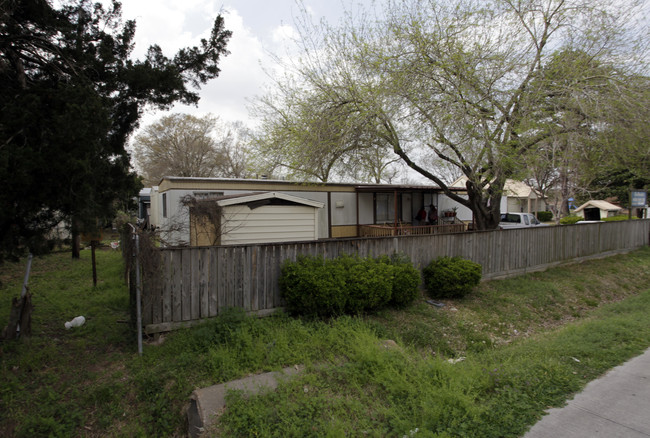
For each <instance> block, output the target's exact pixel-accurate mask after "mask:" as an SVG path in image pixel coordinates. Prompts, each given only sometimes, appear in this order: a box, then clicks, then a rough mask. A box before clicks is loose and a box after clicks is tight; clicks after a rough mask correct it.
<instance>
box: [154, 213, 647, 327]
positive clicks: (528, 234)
mask: <svg viewBox="0 0 650 438" xmlns="http://www.w3.org/2000/svg"><path fill="white" fill-rule="evenodd" d="M649 237H650V220H635V221H623V222H607V223H595V224H580V225H569V226H557V227H539V228H534V229H512V230H501V231H476V232H470V233H456V234H435V235H428V236H427V235H404V236H392V237H372V238H360V239H330V240H321V241H314V242H294V243H281V244H258V245H239V246H218V247H201V248H161V249H160V250H159V253H160V264H159V267H158V271H157V272H156V273H154V274H155V275H159V276H160V281H157V282H155V285H157V287H155V288H152V287H149V288H148V287H147V285H145V287H144V290H143V324H144V325H145V326H146V327H147V331H148V332H155V331H157V330H158V329H163V328H164V329H169V327H171V326H173V325H174V324H176V323H181V322H184V323H186V322H187V321H194V320H197V319H203V318H208V317H214V316H216V315H218V314H219V313H221V312H222V311H223V310H224V309H226V308H228V307H241V308H243V309H244V310H246V311H249V312H265V311H268V310H269V309H274V308H277V307H281V306H282V304H283V303H282V297H281V295H280V288H279V286H278V280H279V277H280V269H281V266H282V263H283V262H284V261H285V260H295V259H296V257H298V256H300V255H312V256H315V255H322V256H323V257H325V258H335V257H337V256H339V255H341V254H358V255H360V256H362V257H365V256H373V257H377V256H381V255H384V254H392V253H394V252H400V253H403V254H405V255H407V256H408V257H410V259H411V260H412V261H413V263H414V265H415V266H416V267H417V268H419V269H422V268H423V267H425V266H426V265H427V264H428V263H429V262H430V261H431V260H432V259H434V258H436V257H440V256H445V255H448V256H460V257H464V258H468V259H470V260H473V261H475V262H477V263H480V264H481V265H482V266H483V278H488V279H489V278H498V277H505V276H509V275H517V274H521V273H524V272H530V271H535V270H540V269H545V268H546V267H549V266H554V265H557V264H560V263H567V262H570V261H572V260H580V259H584V258H590V257H598V256H602V255H607V254H614V253H617V252H625V251H629V250H632V249H635V248H638V247H641V246H643V245H647V244H648V239H649ZM151 289H154V290H151Z"/></svg>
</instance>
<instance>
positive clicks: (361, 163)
mask: <svg viewBox="0 0 650 438" xmlns="http://www.w3.org/2000/svg"><path fill="white" fill-rule="evenodd" d="M254 114H255V115H256V116H257V117H258V118H259V119H260V121H261V127H260V128H259V130H258V133H259V134H258V135H257V136H256V138H255V142H254V144H255V146H256V147H255V153H256V157H257V168H258V172H259V173H265V174H273V173H285V174H286V175H287V176H288V177H289V178H292V179H302V180H308V181H313V180H315V181H319V182H328V181H332V180H338V181H341V180H345V179H353V180H356V181H371V182H375V183H380V182H383V181H386V180H388V181H390V180H391V179H393V178H395V176H396V175H397V174H398V173H399V169H396V167H395V163H396V162H397V161H398V159H397V158H396V157H390V156H389V157H387V156H386V154H385V153H384V151H385V150H386V147H387V145H386V144H385V142H384V141H383V140H382V139H381V138H378V137H376V136H373V135H371V134H370V133H371V132H372V128H369V127H368V125H369V124H373V123H375V120H374V118H373V117H367V116H366V115H365V114H363V113H360V112H359V111H357V110H356V109H355V108H354V107H352V106H350V105H348V104H347V102H342V101H338V100H336V99H332V98H331V96H330V95H329V94H328V93H319V92H314V91H311V90H306V89H302V88H297V87H296V88H290V87H289V88H287V87H283V92H282V93H274V94H269V95H267V96H264V97H262V98H260V99H258V101H257V102H256V105H255V107H254Z"/></svg>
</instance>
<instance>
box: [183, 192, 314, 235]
mask: <svg viewBox="0 0 650 438" xmlns="http://www.w3.org/2000/svg"><path fill="white" fill-rule="evenodd" d="M202 202H206V203H213V204H216V206H217V210H216V211H218V212H219V215H218V220H206V218H205V217H200V216H198V215H197V214H196V211H195V212H192V211H190V238H191V242H190V243H191V245H192V246H202V245H215V244H216V245H238V244H250V243H272V242H291V241H304V240H317V239H318V209H320V208H323V206H324V204H323V203H322V202H318V201H314V200H311V199H307V198H301V197H299V196H293V195H288V194H286V193H280V192H257V193H243V194H238V195H230V196H220V197H215V198H210V199H207V200H205V201H202Z"/></svg>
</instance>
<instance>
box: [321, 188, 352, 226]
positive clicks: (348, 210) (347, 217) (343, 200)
mask: <svg viewBox="0 0 650 438" xmlns="http://www.w3.org/2000/svg"><path fill="white" fill-rule="evenodd" d="M331 200H332V225H333V226H337V225H356V224H357V194H356V193H340V192H332V194H331ZM321 202H322V201H321Z"/></svg>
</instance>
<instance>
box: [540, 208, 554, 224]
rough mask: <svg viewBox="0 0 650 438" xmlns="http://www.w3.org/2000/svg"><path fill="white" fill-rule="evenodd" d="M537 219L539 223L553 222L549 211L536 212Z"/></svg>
mask: <svg viewBox="0 0 650 438" xmlns="http://www.w3.org/2000/svg"><path fill="white" fill-rule="evenodd" d="M537 219H539V221H540V222H550V221H551V220H553V213H552V212H550V211H538V212H537Z"/></svg>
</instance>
